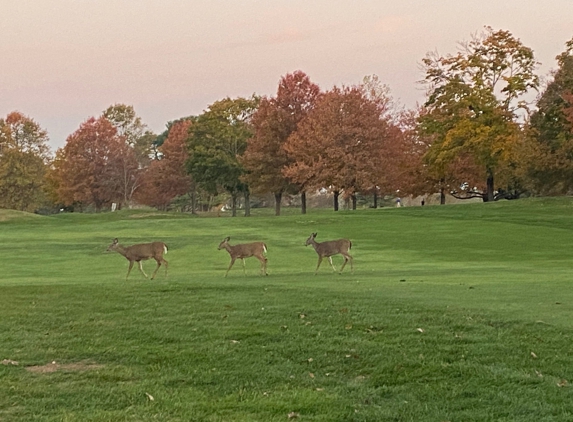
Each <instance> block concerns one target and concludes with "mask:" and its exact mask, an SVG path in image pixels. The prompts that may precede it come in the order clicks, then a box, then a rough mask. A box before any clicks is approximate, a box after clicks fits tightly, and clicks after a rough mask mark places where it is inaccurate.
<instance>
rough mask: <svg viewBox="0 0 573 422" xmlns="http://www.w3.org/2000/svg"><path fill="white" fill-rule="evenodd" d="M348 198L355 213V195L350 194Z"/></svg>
mask: <svg viewBox="0 0 573 422" xmlns="http://www.w3.org/2000/svg"><path fill="white" fill-rule="evenodd" d="M350 198H351V199H352V210H353V211H356V195H355V194H352V195H351V196H350Z"/></svg>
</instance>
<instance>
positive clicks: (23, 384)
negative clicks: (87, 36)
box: [0, 198, 573, 422]
mask: <svg viewBox="0 0 573 422" xmlns="http://www.w3.org/2000/svg"><path fill="white" fill-rule="evenodd" d="M253 212H254V214H255V215H254V216H253V217H251V218H242V217H237V218H234V219H233V218H215V217H214V218H202V217H191V216H184V215H172V214H165V213H158V212H147V211H146V212H144V211H133V212H128V211H121V212H118V213H113V214H112V213H107V214H101V215H81V214H61V215H57V216H53V217H38V216H31V215H27V214H21V213H15V212H7V211H2V210H0V257H1V260H0V360H2V359H11V360H13V361H17V362H18V365H1V364H0V421H1V422H6V421H245V422H246V421H285V420H289V414H291V416H293V415H294V416H296V417H291V418H290V420H297V421H570V420H572V419H573V387H572V384H573V341H572V340H573V327H572V323H571V321H573V287H572V283H571V280H572V278H573V265H572V264H573V256H572V255H573V254H572V251H573V236H572V235H573V218H572V215H573V200H571V199H570V198H560V199H552V198H548V199H531V200H520V201H512V202H499V203H491V204H467V205H456V206H443V207H440V206H435V207H424V208H401V209H381V210H360V211H357V212H350V211H342V212H339V213H334V212H332V211H327V210H324V211H315V210H310V212H309V214H307V215H305V216H302V215H300V214H298V213H297V212H296V210H293V211H291V210H287V211H286V212H285V214H286V215H284V216H281V217H278V218H277V217H273V216H270V215H269V214H268V212H267V211H265V210H253ZM257 214H258V215H257ZM314 231H317V232H318V237H317V240H318V241H323V240H328V239H334V238H339V237H349V238H350V239H351V240H352V241H353V249H352V251H351V253H352V254H353V256H354V258H355V260H354V265H355V272H354V273H353V274H352V273H350V271H347V270H349V267H348V266H347V269H345V271H344V273H343V274H342V275H339V274H333V273H332V271H331V269H330V268H329V265H328V262H323V265H322V267H321V270H320V272H319V274H318V275H317V276H314V275H313V273H314V268H315V266H316V260H317V259H316V254H315V253H314V251H313V250H312V249H311V248H305V247H304V246H303V245H304V241H305V240H306V238H307V237H308V235H309V234H310V233H311V232H314ZM225 236H231V242H230V243H231V244H235V243H240V242H247V241H254V240H264V241H265V242H266V243H267V244H268V248H269V251H268V258H269V272H270V276H269V277H261V276H259V275H258V274H259V263H258V261H256V260H255V259H252V258H251V259H248V260H247V276H246V277H245V276H244V275H243V271H242V268H241V264H240V262H238V263H236V264H235V267H234V268H233V269H232V270H231V272H230V273H229V276H228V278H226V279H225V278H224V277H223V275H224V273H225V270H226V268H227V265H228V262H229V257H228V254H227V252H226V251H218V250H217V245H218V244H219V242H220V241H221V240H222V239H223V238H224V237H225ZM114 237H118V238H119V239H120V242H121V243H123V244H127V245H129V244H132V243H140V242H147V241H152V240H162V241H165V242H166V243H167V244H168V245H169V253H168V254H167V255H166V259H167V260H168V261H169V264H170V267H169V277H168V278H167V279H166V278H165V277H164V272H163V270H160V271H159V272H158V275H157V278H156V279H155V280H153V281H149V280H145V279H144V278H143V276H142V275H141V274H140V273H139V271H138V270H137V268H134V270H133V271H132V273H131V275H130V278H129V281H128V282H126V281H125V274H126V272H127V265H128V263H127V261H126V260H125V259H124V258H123V257H122V256H120V255H119V254H115V253H105V249H106V248H107V246H108V245H109V243H111V240H112V239H113V238H114ZM341 263H342V259H341V258H340V256H339V257H336V258H335V264H336V265H337V266H340V265H341ZM154 265H155V264H154V262H150V261H147V262H146V263H144V268H145V269H146V272H147V273H148V274H149V273H150V272H151V271H152V270H153V268H154ZM54 361H55V362H56V363H57V364H58V365H62V366H61V367H59V370H57V371H54V372H45V373H42V372H32V371H30V370H29V369H30V367H33V366H42V365H47V364H50V363H51V362H54ZM65 365H76V366H70V367H67V366H65ZM48 367H50V365H48ZM54 367H55V366H54ZM150 397H153V400H151V399H150ZM291 412H294V413H291Z"/></svg>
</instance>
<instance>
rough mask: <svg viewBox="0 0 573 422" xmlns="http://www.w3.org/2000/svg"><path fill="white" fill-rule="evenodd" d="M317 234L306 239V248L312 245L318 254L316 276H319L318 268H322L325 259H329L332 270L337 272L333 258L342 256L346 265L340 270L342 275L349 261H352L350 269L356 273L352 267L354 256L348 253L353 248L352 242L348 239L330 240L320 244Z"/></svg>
mask: <svg viewBox="0 0 573 422" xmlns="http://www.w3.org/2000/svg"><path fill="white" fill-rule="evenodd" d="M316 235H317V233H312V234H311V235H310V236H309V238H308V239H306V246H308V245H312V247H313V248H314V250H315V251H316V253H317V254H318V265H317V266H316V270H315V272H314V274H315V275H316V274H318V267H320V263H321V262H322V259H323V258H328V261H329V262H330V265H331V267H332V269H333V270H334V271H335V272H336V268H335V267H334V264H333V263H332V256H333V255H337V254H341V255H342V256H343V257H344V263H343V264H342V267H341V268H340V273H342V270H343V269H344V266H345V265H346V263H347V262H348V261H350V269H351V270H352V271H354V267H353V265H352V256H351V255H350V254H349V253H348V251H349V250H350V248H352V242H351V241H350V240H348V239H338V240H329V241H327V242H322V243H318V242H317V241H316V240H314V239H315V238H316Z"/></svg>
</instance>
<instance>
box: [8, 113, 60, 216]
mask: <svg viewBox="0 0 573 422" xmlns="http://www.w3.org/2000/svg"><path fill="white" fill-rule="evenodd" d="M49 158H50V150H49V147H48V133H47V132H46V131H45V130H44V129H42V128H41V127H40V125H39V124H38V123H36V122H35V121H34V120H33V119H31V118H29V117H26V116H24V115H23V114H22V113H19V112H12V113H10V114H8V115H7V116H6V118H4V119H0V207H5V208H13V209H17V210H21V211H34V210H35V209H37V208H38V207H39V206H40V205H41V204H42V203H43V202H44V200H45V194H44V175H45V172H46V169H47V163H48V161H49Z"/></svg>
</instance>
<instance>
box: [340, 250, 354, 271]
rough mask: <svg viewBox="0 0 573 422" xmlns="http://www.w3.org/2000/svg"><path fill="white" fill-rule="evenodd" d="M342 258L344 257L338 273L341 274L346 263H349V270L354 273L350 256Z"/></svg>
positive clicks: (346, 255)
mask: <svg viewBox="0 0 573 422" xmlns="http://www.w3.org/2000/svg"><path fill="white" fill-rule="evenodd" d="M342 256H344V263H343V264H342V267H341V268H340V272H341V273H342V270H343V269H344V267H345V265H346V263H347V262H348V261H350V270H351V271H354V268H353V266H352V256H350V255H349V254H342Z"/></svg>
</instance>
